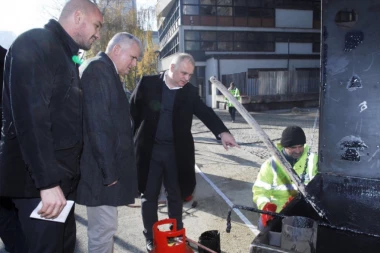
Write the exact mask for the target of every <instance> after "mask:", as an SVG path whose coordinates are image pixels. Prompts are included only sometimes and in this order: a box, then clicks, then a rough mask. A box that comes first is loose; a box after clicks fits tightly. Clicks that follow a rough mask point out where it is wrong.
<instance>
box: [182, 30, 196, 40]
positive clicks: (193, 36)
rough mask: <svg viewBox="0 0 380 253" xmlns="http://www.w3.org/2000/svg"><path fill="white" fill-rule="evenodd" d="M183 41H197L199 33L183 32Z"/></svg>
mask: <svg viewBox="0 0 380 253" xmlns="http://www.w3.org/2000/svg"><path fill="white" fill-rule="evenodd" d="M185 40H199V32H198V31H186V32H185Z"/></svg>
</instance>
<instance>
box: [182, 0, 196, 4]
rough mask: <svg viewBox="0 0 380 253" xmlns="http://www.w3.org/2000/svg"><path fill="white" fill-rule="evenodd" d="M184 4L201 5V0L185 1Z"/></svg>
mask: <svg viewBox="0 0 380 253" xmlns="http://www.w3.org/2000/svg"><path fill="white" fill-rule="evenodd" d="M183 4H199V0H183Z"/></svg>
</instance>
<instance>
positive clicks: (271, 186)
mask: <svg viewBox="0 0 380 253" xmlns="http://www.w3.org/2000/svg"><path fill="white" fill-rule="evenodd" d="M305 143H306V136H305V133H304V131H303V130H302V128H300V127H299V126H289V127H287V128H285V130H284V131H283V132H282V136H281V144H278V145H277V148H278V149H279V150H280V152H281V153H282V154H283V155H284V157H285V158H286V160H287V161H288V162H289V163H290V165H291V166H292V167H293V169H294V170H295V172H296V173H297V175H298V176H299V177H300V178H301V182H302V183H303V184H305V185H307V184H308V183H309V182H310V180H311V179H312V178H313V177H314V176H315V175H316V173H317V162H318V156H317V155H316V154H313V153H309V149H310V148H309V146H308V145H306V144H305ZM252 192H253V202H255V204H256V205H257V208H259V209H260V210H263V211H270V212H277V213H278V212H280V211H281V210H282V209H283V208H284V206H285V205H286V204H287V203H288V202H290V200H292V199H293V198H294V197H295V196H296V195H297V193H298V191H297V187H296V185H295V184H294V183H293V182H292V180H291V179H290V176H289V175H288V173H287V171H286V170H285V169H284V168H283V167H282V166H281V165H280V164H279V162H278V161H276V159H275V158H274V157H273V156H272V157H271V158H269V159H268V160H266V161H265V162H264V163H263V165H262V166H261V169H260V172H259V175H258V176H257V179H256V182H255V183H254V185H253V188H252ZM272 219H273V216H271V215H267V214H262V215H261V217H260V219H259V222H258V228H259V230H262V229H263V228H264V227H266V225H267V222H268V221H269V220H272Z"/></svg>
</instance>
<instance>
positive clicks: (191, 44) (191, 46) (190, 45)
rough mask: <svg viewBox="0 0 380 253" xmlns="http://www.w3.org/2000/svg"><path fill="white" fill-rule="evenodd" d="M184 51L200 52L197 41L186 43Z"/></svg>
mask: <svg viewBox="0 0 380 253" xmlns="http://www.w3.org/2000/svg"><path fill="white" fill-rule="evenodd" d="M185 50H186V51H194V50H200V43H199V42H198V41H186V42H185Z"/></svg>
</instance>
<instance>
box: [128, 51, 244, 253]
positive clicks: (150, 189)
mask: <svg viewBox="0 0 380 253" xmlns="http://www.w3.org/2000/svg"><path fill="white" fill-rule="evenodd" d="M194 65H195V62H194V59H193V57H192V56H191V55H189V54H184V53H182V54H177V55H175V56H174V58H173V60H172V62H171V65H170V68H169V70H168V71H166V72H165V73H163V74H161V75H155V76H145V77H143V78H142V79H141V81H140V83H139V85H138V86H137V88H136V89H135V90H134V92H133V94H132V97H131V115H132V117H133V120H134V124H135V126H134V133H135V149H136V159H137V174H138V186H139V191H140V192H141V193H142V217H143V223H144V235H145V238H146V241H147V245H146V246H147V250H148V251H150V250H152V247H153V241H152V239H153V235H152V226H153V224H154V223H155V222H156V221H157V220H158V217H157V201H158V196H159V194H160V189H161V185H162V182H163V184H164V187H165V190H166V194H167V201H168V211H169V212H168V213H169V217H170V218H175V219H176V220H177V228H178V229H181V228H182V227H183V223H182V200H183V199H185V198H187V197H189V196H190V195H191V194H192V193H193V191H194V188H195V183H196V182H195V170H194V165H195V155H194V140H193V137H192V135H191V125H192V119H193V115H195V116H197V117H198V118H199V119H200V120H201V121H202V122H203V123H204V124H205V125H206V126H207V127H208V128H209V129H210V130H211V131H212V132H213V134H214V135H215V136H216V138H218V139H221V140H222V143H223V146H224V147H225V148H226V149H228V146H238V145H237V144H236V142H235V139H234V137H233V136H232V135H231V134H230V133H229V132H228V129H227V128H226V126H225V125H224V124H223V122H222V121H221V120H220V119H219V117H218V116H217V115H216V114H215V112H214V111H213V110H212V109H211V108H210V107H208V106H206V105H205V104H204V103H203V102H202V100H201V99H200V97H199V96H198V92H197V89H196V88H195V87H194V86H193V85H192V84H190V83H188V82H189V80H190V77H191V75H192V74H193V72H194Z"/></svg>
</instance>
